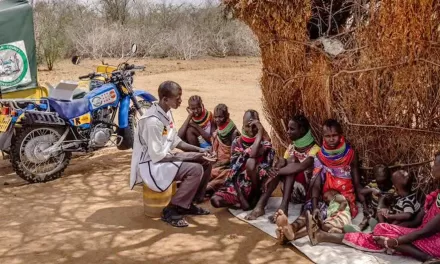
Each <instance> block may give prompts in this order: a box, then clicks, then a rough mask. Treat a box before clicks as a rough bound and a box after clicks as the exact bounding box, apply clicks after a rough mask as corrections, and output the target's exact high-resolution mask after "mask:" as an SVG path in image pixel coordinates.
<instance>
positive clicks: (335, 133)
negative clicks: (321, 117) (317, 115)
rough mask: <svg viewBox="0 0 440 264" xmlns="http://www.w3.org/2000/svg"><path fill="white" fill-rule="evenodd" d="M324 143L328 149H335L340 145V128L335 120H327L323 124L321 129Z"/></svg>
mask: <svg viewBox="0 0 440 264" xmlns="http://www.w3.org/2000/svg"><path fill="white" fill-rule="evenodd" d="M322 136H323V138H324V142H325V143H326V144H327V145H328V146H329V147H330V148H336V147H337V146H338V145H339V144H340V143H341V138H342V126H341V124H339V122H338V121H336V120H335V119H328V120H326V121H325V122H324V125H323V128H322Z"/></svg>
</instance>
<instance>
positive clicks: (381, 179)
mask: <svg viewBox="0 0 440 264" xmlns="http://www.w3.org/2000/svg"><path fill="white" fill-rule="evenodd" d="M373 175H374V178H375V179H376V183H377V187H378V188H379V189H380V190H381V191H383V192H386V191H388V190H389V189H391V187H393V183H392V182H391V175H390V170H389V169H388V167H387V166H385V165H383V164H378V165H376V166H374V167H373Z"/></svg>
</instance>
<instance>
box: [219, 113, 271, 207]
mask: <svg viewBox="0 0 440 264" xmlns="http://www.w3.org/2000/svg"><path fill="white" fill-rule="evenodd" d="M231 151H232V155H231V173H230V174H229V175H228V178H227V179H226V181H225V183H224V185H223V187H222V188H220V190H218V191H217V192H216V193H215V194H214V196H213V197H212V198H211V204H212V206H214V207H217V208H219V207H230V208H240V209H243V210H245V211H246V210H249V209H252V208H253V207H255V204H256V203H257V201H258V199H259V198H260V195H261V187H262V186H263V184H264V181H265V180H266V179H267V178H268V177H269V174H270V173H271V172H272V170H271V167H272V163H273V159H274V156H275V151H274V150H273V148H272V144H271V142H270V138H269V136H268V135H267V132H266V131H265V130H264V128H263V126H262V125H261V123H260V118H259V116H258V112H257V111H255V110H248V111H246V112H245V114H244V116H243V130H242V135H241V136H240V137H238V138H236V139H235V140H234V142H232V146H231Z"/></svg>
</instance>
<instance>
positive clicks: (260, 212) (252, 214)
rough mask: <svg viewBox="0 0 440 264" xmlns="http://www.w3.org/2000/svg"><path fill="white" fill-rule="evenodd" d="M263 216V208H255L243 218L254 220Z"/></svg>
mask: <svg viewBox="0 0 440 264" xmlns="http://www.w3.org/2000/svg"><path fill="white" fill-rule="evenodd" d="M264 214H265V211H264V208H260V207H255V208H254V210H252V212H250V213H249V214H248V215H247V216H245V217H244V219H246V220H256V219H257V218H258V217H260V216H262V215H264Z"/></svg>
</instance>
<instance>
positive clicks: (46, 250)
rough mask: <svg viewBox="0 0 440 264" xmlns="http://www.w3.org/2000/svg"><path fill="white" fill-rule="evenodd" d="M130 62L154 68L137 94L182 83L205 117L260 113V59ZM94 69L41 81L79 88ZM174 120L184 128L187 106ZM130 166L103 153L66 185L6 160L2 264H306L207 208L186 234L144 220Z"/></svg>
mask: <svg viewBox="0 0 440 264" xmlns="http://www.w3.org/2000/svg"><path fill="white" fill-rule="evenodd" d="M109 62H110V63H115V62H116V61H115V60H112V61H109ZM133 62H134V63H135V64H139V65H146V66H147V67H148V68H147V70H146V71H145V72H141V73H139V74H138V75H137V76H135V79H136V81H135V86H136V87H137V88H138V89H144V90H147V91H150V92H152V93H153V94H156V93H157V92H156V91H157V87H158V85H159V84H160V83H161V82H162V81H165V80H174V81H177V82H178V83H180V84H181V85H182V87H183V89H184V95H183V96H184V102H185V101H186V100H187V98H188V97H189V96H191V95H193V94H198V95H200V96H201V97H202V98H203V101H204V103H205V106H206V107H207V108H209V109H213V108H214V107H215V105H216V104H217V103H226V104H227V105H228V106H229V108H230V112H231V116H232V118H233V120H234V121H235V122H236V123H237V125H238V126H241V123H242V121H241V118H242V115H243V112H244V111H245V110H246V109H249V108H252V109H256V110H258V111H259V112H261V113H262V106H261V101H260V97H261V92H260V90H259V84H258V80H259V77H260V67H261V65H260V61H259V60H258V59H256V58H228V59H212V58H209V59H199V60H195V61H176V60H168V59H162V60H159V59H157V60H156V59H154V60H151V59H146V60H136V61H133ZM97 63H99V61H91V60H86V61H83V62H82V63H81V66H73V65H71V64H70V63H69V62H68V61H64V62H62V63H60V64H59V65H58V67H57V69H59V70H56V71H54V72H47V71H39V79H40V82H41V83H45V82H50V83H53V84H55V83H56V81H57V80H62V79H64V80H75V79H76V78H77V76H79V75H84V74H87V73H89V72H91V71H93V66H96V64H97ZM184 105H186V104H184ZM174 116H175V119H176V122H177V123H178V124H181V123H182V122H183V120H184V119H185V118H186V111H185V108H184V107H183V106H182V108H181V109H178V110H177V111H174ZM263 124H264V125H265V127H268V125H267V122H266V121H264V120H263ZM130 159H131V153H130V151H118V150H116V149H112V148H110V149H106V150H102V151H99V152H96V153H95V155H93V156H80V157H76V158H75V159H73V160H72V162H71V164H70V165H69V167H68V169H67V170H66V172H65V173H64V176H63V177H62V178H61V179H58V180H56V181H53V182H50V183H45V184H32V185H29V184H27V183H26V182H24V181H22V180H21V179H20V178H19V177H18V176H16V175H15V174H14V172H13V170H12V168H11V166H10V164H9V162H8V161H0V263H8V264H15V263H27V264H30V263H205V262H210V263H228V264H231V263H267V262H272V263H310V261H308V260H307V258H305V257H303V256H301V255H300V254H298V253H297V251H296V250H295V249H294V248H293V247H292V246H290V247H287V246H286V247H283V246H279V245H277V244H276V240H275V239H273V238H271V237H269V236H268V235H266V234H265V233H263V232H261V231H259V230H257V229H255V228H253V227H252V226H250V225H248V224H246V223H244V222H242V221H240V220H238V219H236V218H235V217H233V216H232V215H231V214H230V213H229V212H228V211H227V210H225V209H221V210H217V209H213V208H211V207H210V206H209V205H208V204H206V205H205V206H206V207H208V208H210V209H211V211H212V212H213V214H211V215H209V216H203V217H188V221H189V222H190V224H191V225H190V227H188V228H186V229H175V228H172V227H170V226H168V225H166V224H165V223H164V222H162V221H160V220H158V219H151V218H147V217H145V216H144V215H143V204H142V193H141V192H142V188H140V187H136V188H135V190H133V191H132V190H129V188H128V178H129V170H130Z"/></svg>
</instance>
